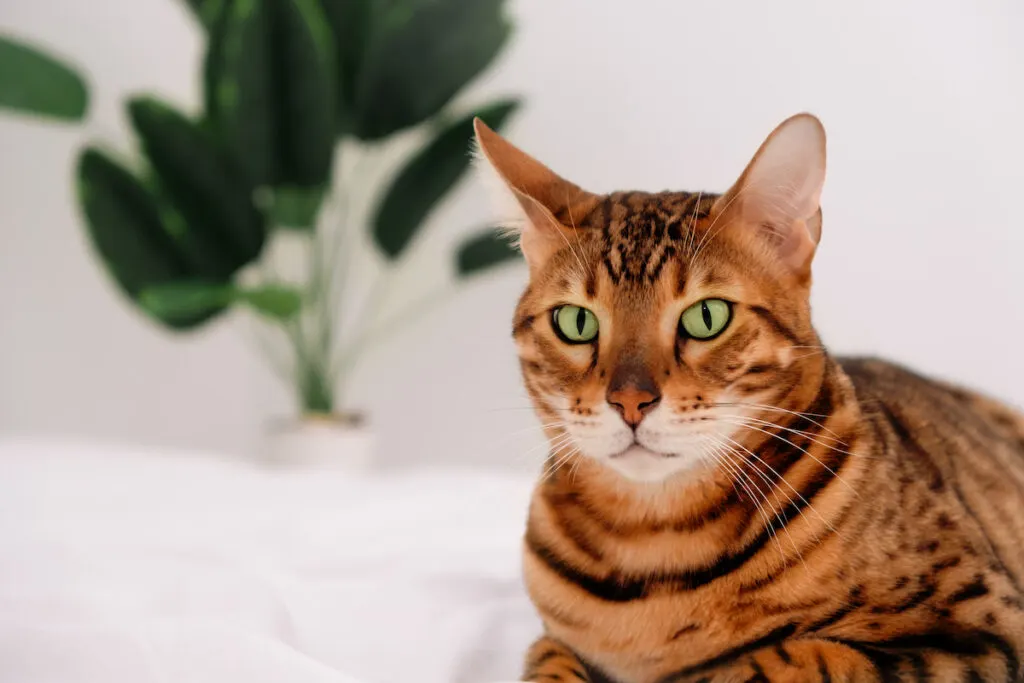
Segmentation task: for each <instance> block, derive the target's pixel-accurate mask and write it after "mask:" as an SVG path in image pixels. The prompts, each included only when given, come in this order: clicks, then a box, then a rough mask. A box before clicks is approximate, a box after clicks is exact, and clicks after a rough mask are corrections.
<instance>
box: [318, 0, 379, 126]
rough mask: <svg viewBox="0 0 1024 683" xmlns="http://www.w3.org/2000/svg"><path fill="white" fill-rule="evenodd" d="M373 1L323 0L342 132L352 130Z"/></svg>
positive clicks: (337, 110)
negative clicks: (331, 46) (331, 43)
mask: <svg viewBox="0 0 1024 683" xmlns="http://www.w3.org/2000/svg"><path fill="white" fill-rule="evenodd" d="M370 2H371V0H320V6H321V7H322V8H323V10H324V16H325V17H326V19H327V23H328V25H329V26H330V27H331V32H332V33H333V34H334V71H335V74H336V76H337V81H336V87H335V97H334V101H335V116H336V118H337V121H338V131H339V132H340V133H344V132H347V131H349V130H351V128H352V126H353V121H352V112H353V110H354V107H355V101H354V97H355V92H356V78H357V77H358V75H359V71H360V68H361V65H362V62H363V50H365V49H366V38H367V34H368V33H369V29H370Z"/></svg>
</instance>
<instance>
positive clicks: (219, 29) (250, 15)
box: [205, 0, 335, 187]
mask: <svg viewBox="0 0 1024 683" xmlns="http://www.w3.org/2000/svg"><path fill="white" fill-rule="evenodd" d="M333 51H334V48H333V40H332V37H331V32H330V28H329V27H328V25H327V22H326V19H325V18H324V15H323V12H322V11H321V9H320V7H319V5H317V0H232V2H231V3H230V4H229V6H228V9H227V11H226V12H225V15H224V17H223V19H222V20H221V21H219V22H218V23H217V26H216V27H215V31H214V34H213V35H212V36H211V38H210V44H209V47H208V51H207V55H206V63H205V71H206V106H207V110H208V111H209V114H210V119H211V122H212V124H213V125H214V127H215V128H216V130H217V131H218V132H219V134H220V135H221V136H222V137H223V139H224V140H225V141H226V142H227V145H228V147H229V149H231V150H232V151H233V152H234V153H235V154H236V155H237V156H238V158H239V159H241V160H242V162H243V165H244V167H245V168H246V170H247V171H248V173H249V174H250V176H251V178H252V181H253V183H254V184H256V185H260V186H262V185H295V186H300V187H319V186H322V185H324V184H326V183H327V181H328V180H329V179H330V175H331V166H332V162H333V158H334V142H335V136H334V81H335V77H334V71H333V69H334V52H333Z"/></svg>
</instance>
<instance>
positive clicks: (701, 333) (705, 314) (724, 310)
mask: <svg viewBox="0 0 1024 683" xmlns="http://www.w3.org/2000/svg"><path fill="white" fill-rule="evenodd" d="M731 317H732V309H731V308H730V307H729V303H728V302H727V301H722V300H721V299H704V301H698V302H697V303H695V304H694V305H692V306H690V307H689V308H687V309H686V310H685V311H683V315H682V318H680V320H679V324H680V325H682V326H683V330H684V331H685V332H686V334H688V335H689V336H691V337H693V338H694V339H711V338H712V337H714V336H716V335H718V334H720V333H721V332H722V330H724V329H725V326H726V325H728V324H729V319H730V318H731Z"/></svg>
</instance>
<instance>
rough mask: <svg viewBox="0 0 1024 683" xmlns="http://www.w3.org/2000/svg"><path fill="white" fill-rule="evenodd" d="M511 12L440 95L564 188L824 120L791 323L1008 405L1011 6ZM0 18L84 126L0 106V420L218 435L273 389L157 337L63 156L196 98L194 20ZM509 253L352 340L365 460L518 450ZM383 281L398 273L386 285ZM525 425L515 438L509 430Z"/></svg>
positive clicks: (611, 183)
mask: <svg viewBox="0 0 1024 683" xmlns="http://www.w3.org/2000/svg"><path fill="white" fill-rule="evenodd" d="M511 9H512V11H513V14H514V16H515V17H516V21H517V25H518V31H517V34H516V37H515V40H514V42H513V44H512V46H511V48H510V49H509V50H508V51H507V52H506V53H505V54H504V56H503V57H502V58H501V60H500V62H499V63H498V64H497V65H496V66H495V67H494V69H492V70H491V71H490V72H489V73H488V74H487V75H486V76H485V77H484V78H482V79H481V80H480V81H479V82H478V83H477V84H476V85H475V86H474V87H473V88H472V89H471V90H470V91H469V92H467V93H466V98H465V99H466V103H469V102H471V101H479V100H481V99H483V98H484V97H486V96H489V95H495V94H498V93H521V94H523V95H524V96H525V98H526V100H527V106H526V107H525V108H524V110H523V111H522V112H521V113H520V115H519V116H518V118H517V119H516V120H515V122H514V123H513V125H511V126H510V127H509V128H508V129H507V131H506V132H507V134H508V135H509V136H510V137H511V138H512V139H513V140H514V141H515V142H516V143H518V144H520V145H521V146H522V147H524V148H525V149H527V150H529V151H530V152H532V153H534V154H535V155H536V156H539V157H540V158H542V159H543V160H545V161H546V162H548V163H549V164H550V165H551V166H552V167H553V168H555V169H556V170H557V171H559V172H560V173H562V174H563V175H566V176H568V177H570V178H572V179H573V180H575V181H577V182H579V183H580V184H582V185H584V186H586V187H587V188H588V189H591V190H594V191H599V192H600V191H608V190H612V189H616V188H626V187H629V188H634V189H651V190H656V189H663V188H684V189H693V190H697V189H704V190H716V191H718V190H722V189H724V188H726V187H727V186H728V185H729V183H730V182H731V181H732V180H733V178H734V177H735V176H736V175H737V174H738V173H739V172H740V171H741V170H742V168H743V166H744V164H745V163H746V162H747V160H748V158H749V156H750V155H751V154H752V153H753V152H754V150H755V149H756V148H757V146H758V145H759V144H760V142H761V140H762V139H763V137H764V136H765V135H766V134H767V133H768V132H769V131H770V130H771V129H772V128H773V127H774V126H775V125H776V124H777V123H778V122H779V121H781V120H782V119H784V118H785V117H787V116H789V115H790V114H793V113H795V112H797V111H801V110H810V111H813V112H815V113H816V114H818V115H819V116H820V117H821V118H822V119H823V121H824V123H825V125H826V128H827V130H828V132H829V162H830V166H829V174H828V181H827V185H826V191H825V195H824V198H823V204H824V214H825V223H824V239H823V243H822V247H821V251H820V252H819V259H818V262H817V267H816V279H817V286H816V291H815V297H814V306H815V314H816V317H817V325H818V328H819V330H820V332H821V333H822V336H823V337H824V339H825V341H826V343H828V344H830V345H831V346H832V347H833V348H834V349H835V350H837V351H841V352H858V353H874V354H881V355H885V356H889V357H892V358H895V359H897V360H900V361H903V362H907V363H910V364H912V365H913V366H914V367H916V368H919V369H921V370H924V371H926V372H930V373H936V374H940V375H943V376H946V377H950V378H954V379H957V380H961V381H965V382H968V383H970V384H973V385H975V386H977V387H980V388H983V389H985V390H987V391H989V392H992V393H994V394H996V395H999V396H1002V397H1004V398H1007V399H1010V400H1013V401H1015V402H1016V403H1018V404H1021V403H1024V387H1022V386H1021V381H1020V380H1021V379H1022V376H1024V372H1022V370H1024V356H1022V351H1021V348H1022V345H1021V339H1022V338H1024V307H1022V306H1021V304H1020V295H1021V293H1022V289H1024V287H1022V285H1024V271H1022V269H1021V268H1020V265H1019V261H1020V257H1021V255H1022V254H1024V230H1022V226H1021V223H1022V212H1021V210H1020V206H1019V201H1020V197H1021V196H1022V195H1021V183H1022V181H1024V172H1022V170H1021V164H1022V159H1024V133H1022V132H1021V131H1022V128H1024V95H1022V92H1024V41H1022V40H1021V36H1024V6H1022V5H1021V4H1020V3H1019V2H1014V1H1013V0H1003V1H998V0H992V1H981V0H963V1H961V2H950V1H937V0H930V1H927V2H926V1H924V0H921V1H919V2H907V1H904V2H891V0H869V1H862V2H857V3H851V2H848V3H835V2H830V3H822V2H813V1H810V0H809V1H807V2H772V3H761V2H754V1H750V2H735V1H734V2H722V1H721V0H705V1H701V2H694V1H690V0H687V1H686V2H682V1H678V0H677V1H674V2H669V1H667V0H660V1H655V0H630V1H629V2H626V0H617V1H612V0H604V1H598V0H520V1H519V2H513V3H512V8H511ZM0 30H3V31H5V32H6V31H13V32H16V33H17V34H19V35H21V36H25V37H31V38H33V39H38V40H39V41H41V42H42V43H44V44H46V45H49V46H55V47H58V48H59V50H60V52H62V53H63V54H64V55H66V56H69V57H72V58H74V59H76V60H77V61H78V62H79V63H80V64H82V65H83V66H84V67H85V68H86V69H87V70H88V72H89V73H90V75H91V81H92V87H93V94H94V102H93V110H92V117H91V121H90V123H89V125H88V126H87V127H86V128H85V129H84V130H82V129H76V128H73V127H63V126H52V125H44V124H39V123H35V122H28V121H24V120H15V119H13V118H11V117H6V116H5V117H0V230H2V235H3V241H2V243H0V292H2V295H0V431H3V432H14V433H44V434H58V435H74V436H86V437H98V438H103V439H111V440H121V441H130V442H138V443H146V444H154V445H164V446H186V447H201V448H205V449H217V450H222V451H226V452H230V453H233V454H238V455H241V456H245V455H248V454H251V453H253V452H254V449H256V448H257V447H258V446H259V445H260V444H261V442H262V435H261V431H262V429H263V428H264V426H265V424H266V422H267V420H268V419H269V418H271V417H273V416H277V415H280V414H284V413H286V412H287V411H288V410H289V409H290V405H289V403H288V400H289V397H288V395H287V393H286V392H285V390H284V389H283V388H281V387H280V386H279V385H278V384H276V382H275V380H274V379H273V378H272V377H271V376H270V375H269V374H268V373H267V372H265V371H264V369H263V366H262V364H261V363H260V362H259V360H258V359H257V358H255V357H254V355H253V353H252V347H251V346H250V345H249V344H247V343H246V342H245V337H244V336H243V334H242V331H241V330H239V329H238V327H237V326H236V325H233V324H231V323H230V322H229V323H227V324H224V323H221V324H218V325H216V326H215V327H213V328H210V329H208V330H206V331H204V332H203V333H201V334H199V335H195V336H193V337H189V338H187V339H182V338H172V337H170V336H168V335H166V334H164V333H163V332H162V331H160V330H158V329H156V328H154V327H152V326H151V325H149V324H148V323H146V322H144V321H143V320H142V319H141V318H140V317H139V316H138V315H137V314H136V313H135V312H134V311H132V310H131V309H130V308H128V307H127V306H125V305H124V304H123V303H122V300H121V298H120V296H119V295H118V294H117V293H116V292H115V291H114V290H113V288H112V287H111V286H110V284H109V283H108V281H107V279H106V277H105V275H104V274H103V273H102V272H101V270H100V269H99V268H98V267H97V264H96V263H95V262H94V260H93V259H92V256H91V254H90V252H89V251H88V245H87V243H86V242H85V240H84V233H83V230H82V228H81V225H80V223H79V222H78V216H77V209H76V207H75V204H74V202H73V195H72V183H71V169H72V160H73V157H74V154H75V152H76V150H77V149H78V147H79V146H80V145H81V144H83V143H84V142H85V141H86V139H96V138H98V139H101V140H104V141H106V142H108V143H110V144H112V145H114V146H115V147H118V148H120V149H126V148H127V145H128V138H127V134H126V132H125V129H124V123H123V115H122V109H121V100H122V98H123V97H124V96H125V95H127V94H128V93H130V92H135V91H152V92H156V93H158V94H160V95H162V96H165V97H168V98H170V99H172V100H174V101H176V102H180V103H182V104H183V105H184V106H186V107H189V106H194V105H195V104H196V103H197V102H198V82H197V79H196V75H197V70H198V64H199V58H200V54H201V52H200V50H201V43H200V35H199V31H198V30H197V28H196V27H195V26H194V24H193V23H192V20H191V17H190V16H189V15H188V13H187V12H186V11H185V9H184V2H177V1H176V0H90V2H83V1H82V0H46V1H40V0H2V1H0ZM486 208H487V206H486V198H485V197H484V196H483V195H482V194H481V192H480V191H479V188H478V187H477V186H476V185H475V184H474V183H472V182H469V183H466V184H464V185H463V186H462V187H461V188H460V191H459V193H458V194H457V195H455V196H454V197H453V198H452V200H451V201H450V202H449V203H447V204H446V206H445V207H444V208H443V210H442V211H440V212H438V214H437V215H436V216H435V217H434V221H433V224H432V225H431V230H432V232H431V236H430V237H429V238H426V239H425V240H423V241H422V242H421V243H420V244H419V245H418V247H417V248H418V250H419V256H418V257H417V258H416V259H415V261H414V262H413V263H412V264H410V267H409V268H407V269H406V273H405V277H404V278H403V282H405V283H406V285H407V290H406V295H407V296H411V294H410V292H409V290H410V289H411V288H413V287H416V288H421V287H427V286H429V285H430V284H431V283H437V282H439V281H440V280H441V279H442V278H443V273H444V269H445V268H447V267H448V259H449V258H450V255H449V246H450V245H451V243H452V242H453V240H454V239H456V236H457V234H458V233H459V231H460V230H461V229H463V228H464V227H466V226H475V225H478V224H480V223H481V222H482V221H483V220H484V219H485V218H486V215H487V214H486ZM523 277H524V272H523V271H522V270H521V269H512V270H508V271H506V272H504V273H502V274H500V275H498V276H496V277H494V278H492V279H490V280H489V281H487V282H482V283H477V284H476V285H474V286H472V287H467V288H466V289H464V290H463V293H462V294H461V295H460V296H459V297H458V298H457V299H456V300H454V301H453V302H452V303H450V304H448V305H447V306H445V307H443V308H442V309H440V310H439V311H437V312H436V313H435V314H433V315H432V316H430V317H429V318H426V319H424V320H422V321H420V322H418V323H416V324H414V325H412V326H411V327H409V328H407V329H406V331H405V332H404V333H403V334H402V335H401V336H399V337H398V338H396V339H394V340H392V341H390V342H388V343H385V344H381V345H379V346H377V347H376V348H374V349H373V352H372V353H371V354H370V355H369V356H367V357H366V359H365V362H364V363H363V365H362V366H361V369H360V372H359V373H358V375H357V377H356V381H355V386H354V390H355V392H356V396H357V397H358V398H359V399H360V401H359V404H360V405H361V406H363V407H366V408H368V409H370V410H371V411H372V413H373V416H374V419H375V421H376V424H377V428H378V432H379V434H380V439H381V441H380V451H381V455H382V456H383V457H384V458H385V459H386V461H387V462H389V463H415V464H421V465H423V464H431V463H441V462H449V463H461V464H487V465H511V466H526V465H529V466H533V463H535V462H536V457H534V456H536V454H537V453H538V452H539V451H536V450H534V451H533V454H532V455H531V454H530V453H529V450H530V448H532V447H533V446H535V445H536V444H537V443H538V441H537V439H536V436H535V435H534V433H533V431H532V430H530V429H529V427H530V426H531V425H532V424H533V421H532V418H531V417H530V414H529V411H528V410H525V408H526V407H527V405H528V403H527V401H526V399H525V397H524V395H523V393H522V392H521V390H520V388H519V383H518V374H517V373H518V370H517V366H516V363H515V361H514V352H513V347H512V344H511V340H510V338H509V318H510V315H511V311H512V308H513V306H514V303H515V298H516V296H517V294H518V292H519V290H520V288H521V285H522V282H523ZM401 295H402V292H401V291H400V292H399V296H398V297H396V298H398V299H400V298H401ZM522 430H525V431H522Z"/></svg>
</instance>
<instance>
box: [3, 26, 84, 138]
mask: <svg viewBox="0 0 1024 683" xmlns="http://www.w3.org/2000/svg"><path fill="white" fill-rule="evenodd" d="M0 109H5V110H8V111H12V112H14V113H16V114H21V115H29V116H37V117H42V118H46V119H51V120H54V121H61V122H66V121H72V122H78V121H81V120H82V119H84V118H85V116H86V113H87V111H88V109H89V88H88V86H87V85H86V82H85V79H84V78H83V77H82V76H81V75H80V74H79V73H78V71H77V70H76V69H75V68H74V67H73V66H71V65H70V64H68V63H67V62H65V61H64V60H62V59H60V58H58V57H55V56H51V55H49V54H46V53H45V52H43V51H42V50H41V49H40V48H38V47H35V46H34V45H31V44H29V43H27V42H25V41H23V40H18V39H16V38H12V37H10V36H4V35H0Z"/></svg>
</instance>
